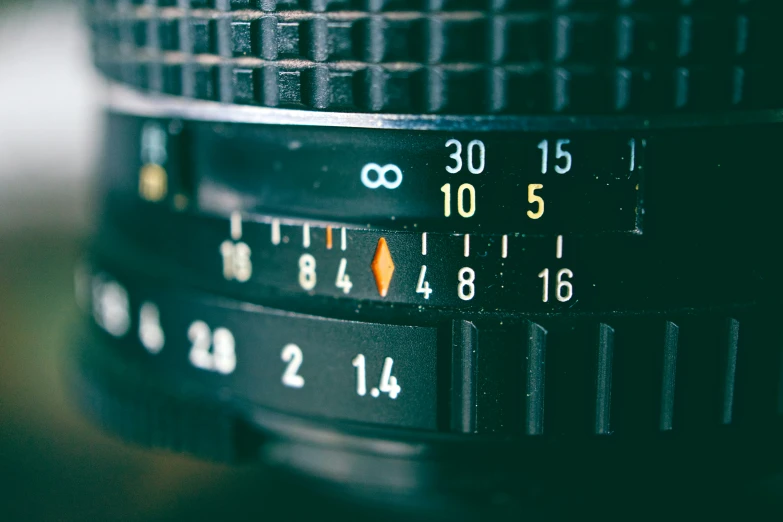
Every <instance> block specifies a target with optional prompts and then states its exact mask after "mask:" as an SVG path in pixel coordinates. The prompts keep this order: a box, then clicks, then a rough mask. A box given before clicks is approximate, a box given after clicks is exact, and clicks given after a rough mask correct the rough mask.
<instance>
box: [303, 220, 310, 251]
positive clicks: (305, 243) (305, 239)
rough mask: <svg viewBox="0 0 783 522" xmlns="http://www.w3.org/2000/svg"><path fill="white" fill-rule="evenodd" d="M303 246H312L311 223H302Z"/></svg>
mask: <svg viewBox="0 0 783 522" xmlns="http://www.w3.org/2000/svg"><path fill="white" fill-rule="evenodd" d="M302 246H303V247H304V248H310V223H305V224H304V225H302Z"/></svg>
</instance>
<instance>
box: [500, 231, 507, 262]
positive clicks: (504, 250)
mask: <svg viewBox="0 0 783 522" xmlns="http://www.w3.org/2000/svg"><path fill="white" fill-rule="evenodd" d="M500 255H501V257H502V258H503V259H505V258H507V257H508V236H507V235H503V243H502V245H501V249H500Z"/></svg>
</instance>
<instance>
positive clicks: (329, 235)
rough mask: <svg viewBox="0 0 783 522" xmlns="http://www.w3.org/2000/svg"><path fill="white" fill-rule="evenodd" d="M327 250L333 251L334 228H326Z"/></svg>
mask: <svg viewBox="0 0 783 522" xmlns="http://www.w3.org/2000/svg"><path fill="white" fill-rule="evenodd" d="M326 249H327V250H331V249H332V227H330V226H328V227H326Z"/></svg>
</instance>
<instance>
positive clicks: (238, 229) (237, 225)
mask: <svg viewBox="0 0 783 522" xmlns="http://www.w3.org/2000/svg"><path fill="white" fill-rule="evenodd" d="M231 239H233V240H234V241H239V240H240V239H242V213H241V212H239V211H238V210H235V211H234V212H232V213H231Z"/></svg>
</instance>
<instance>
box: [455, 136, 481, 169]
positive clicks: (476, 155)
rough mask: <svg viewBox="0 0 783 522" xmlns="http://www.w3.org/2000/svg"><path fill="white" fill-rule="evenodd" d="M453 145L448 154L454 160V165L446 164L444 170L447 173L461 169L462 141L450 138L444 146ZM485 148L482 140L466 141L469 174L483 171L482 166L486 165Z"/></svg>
mask: <svg viewBox="0 0 783 522" xmlns="http://www.w3.org/2000/svg"><path fill="white" fill-rule="evenodd" d="M452 145H453V146H454V147H455V150H454V152H453V153H452V154H449V158H451V159H453V160H454V166H453V167H452V166H449V165H446V172H448V173H449V174H456V173H457V172H459V171H461V170H462V143H460V142H459V141H458V140H455V139H450V140H449V141H447V142H446V148H448V147H451V146H452ZM486 156H487V148H486V147H485V146H484V142H483V141H481V140H473V141H471V142H470V143H468V161H467V163H468V171H469V172H470V173H471V174H481V173H482V172H484V166H485V165H486Z"/></svg>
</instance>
